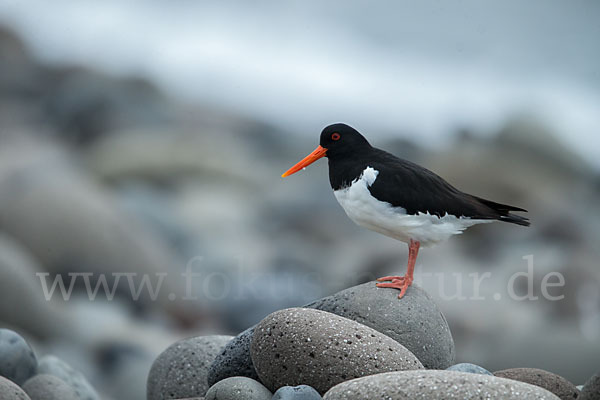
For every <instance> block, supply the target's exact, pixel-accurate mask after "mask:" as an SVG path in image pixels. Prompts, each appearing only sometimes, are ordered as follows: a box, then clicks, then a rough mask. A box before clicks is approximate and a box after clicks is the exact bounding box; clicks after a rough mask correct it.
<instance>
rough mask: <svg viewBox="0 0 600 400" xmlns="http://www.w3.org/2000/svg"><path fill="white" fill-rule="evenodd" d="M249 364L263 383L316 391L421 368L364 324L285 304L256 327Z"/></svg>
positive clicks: (390, 341)
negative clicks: (343, 383)
mask: <svg viewBox="0 0 600 400" xmlns="http://www.w3.org/2000/svg"><path fill="white" fill-rule="evenodd" d="M250 354H251V356H252V362H253V363H254V366H255V367H256V372H257V373H258V376H259V377H260V380H261V381H262V382H263V383H264V384H265V386H266V387H267V388H269V389H271V390H275V389H277V388H280V387H282V386H295V385H300V384H307V385H310V386H312V387H314V388H315V389H316V390H318V391H319V392H320V393H325V392H326V391H327V390H328V389H329V388H331V387H332V386H334V385H337V384H338V383H340V382H343V381H346V380H348V379H353V378H358V377H361V376H365V375H371V374H376V373H380V372H388V371H402V370H409V369H422V368H423V365H422V364H421V362H419V360H418V359H417V358H416V357H415V356H414V355H413V354H412V353H411V352H410V351H408V350H407V349H406V347H404V346H402V345H401V344H400V343H398V342H396V341H395V340H393V339H391V338H389V337H388V336H385V335H383V334H382V333H380V332H377V331H376V330H374V329H372V328H369V327H368V326H365V325H362V324H359V323H358V322H355V321H352V320H349V319H347V318H343V317H340V316H338V315H335V314H331V313H328V312H325V311H320V310H311V309H306V308H289V309H286V310H281V311H277V312H274V313H273V314H270V315H268V316H267V317H266V318H265V319H263V320H262V321H261V322H260V323H259V324H258V325H257V326H256V329H255V330H254V336H253V337H252V343H251V344H250Z"/></svg>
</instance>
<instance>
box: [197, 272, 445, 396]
mask: <svg viewBox="0 0 600 400" xmlns="http://www.w3.org/2000/svg"><path fill="white" fill-rule="evenodd" d="M305 307H308V308H315V309H318V310H322V311H327V312H331V313H333V314H337V315H339V316H342V317H345V318H348V319H351V320H354V321H356V322H359V323H361V324H363V325H366V326H369V327H371V328H373V329H375V330H377V331H379V332H381V333H383V334H385V335H386V336H389V337H391V338H392V339H394V340H396V341H397V342H399V343H400V344H402V345H404V346H405V347H406V348H407V349H409V350H410V351H411V352H412V353H413V354H414V355H415V356H417V358H418V359H419V360H420V361H421V363H422V364H423V365H424V366H425V367H426V368H434V369H445V368H447V367H449V366H450V365H452V363H453V362H454V340H453V339H452V334H451V333H450V328H449V327H448V323H447V322H446V319H445V318H444V316H443V315H442V313H441V312H440V310H439V309H438V308H437V306H436V305H435V303H434V302H433V300H431V298H430V297H429V295H428V294H427V293H426V292H425V291H424V290H423V289H421V288H419V287H417V286H415V285H413V286H412V287H411V288H410V289H409V290H408V291H407V293H406V295H405V296H404V298H402V300H400V301H399V300H398V294H397V291H395V290H392V289H380V288H377V287H375V282H369V283H365V284H362V285H358V286H355V287H352V288H349V289H346V290H343V291H341V292H339V293H336V294H334V295H332V296H329V297H325V298H323V299H321V300H317V301H315V302H313V303H310V304H308V305H306V306H305ZM425 316H427V317H425ZM399 321H405V323H402V324H400V323H399ZM253 332H254V327H251V328H249V329H247V330H245V331H244V332H242V333H240V334H239V335H238V336H236V337H235V339H233V340H232V341H231V342H230V343H228V345H227V347H226V348H225V350H224V352H223V353H222V354H220V355H219V356H217V358H216V359H215V362H214V363H213V365H212V366H211V368H210V372H209V384H211V385H213V384H215V383H216V382H218V381H219V380H221V379H225V378H228V377H231V376H246V377H249V378H252V379H258V375H257V374H256V371H255V369H254V366H253V365H252V360H251V357H250V338H251V337H252V334H253Z"/></svg>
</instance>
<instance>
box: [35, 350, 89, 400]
mask: <svg viewBox="0 0 600 400" xmlns="http://www.w3.org/2000/svg"><path fill="white" fill-rule="evenodd" d="M38 374H40V375H42V374H44V375H53V376H55V377H57V378H60V379H62V381H63V382H65V383H66V384H67V385H69V386H71V387H72V388H73V389H74V390H75V394H76V395H77V397H78V398H79V399H80V400H100V396H99V395H98V393H97V392H96V390H95V389H94V388H93V387H92V385H91V384H90V383H89V382H88V380H87V379H86V378H85V376H84V375H83V374H82V373H81V372H79V371H76V370H74V369H73V368H72V367H71V366H70V365H69V364H67V363H66V362H64V361H63V360H61V359H60V358H58V357H56V356H53V355H47V356H44V357H42V358H40V362H39V366H38Z"/></svg>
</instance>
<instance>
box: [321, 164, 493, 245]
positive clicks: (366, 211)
mask: <svg viewBox="0 0 600 400" xmlns="http://www.w3.org/2000/svg"><path fill="white" fill-rule="evenodd" d="M378 174H379V171H377V170H375V169H374V168H371V167H367V168H366V169H365V170H364V171H363V173H362V174H361V176H360V177H359V178H358V179H356V180H355V181H354V182H352V184H351V185H350V186H349V187H347V188H344V189H340V190H335V191H334V192H333V194H334V195H335V198H336V199H337V201H338V203H340V205H341V206H342V208H343V209H344V211H346V214H347V215H348V217H350V219H351V220H352V221H354V222H355V223H356V224H358V225H360V226H362V227H365V228H367V229H370V230H372V231H375V232H379V233H381V234H383V235H386V236H389V237H392V238H394V239H397V240H401V241H403V242H406V243H409V242H410V240H411V239H412V240H416V241H419V242H421V245H422V246H431V245H434V244H437V243H440V242H442V241H444V240H446V239H448V238H449V237H450V236H452V235H457V234H460V233H462V231H463V230H465V229H467V228H468V227H470V226H473V225H476V224H481V223H487V222H493V220H482V219H471V218H467V217H455V216H454V215H448V214H446V215H445V216H443V217H441V218H440V217H438V216H436V215H431V214H429V213H419V214H416V215H409V214H407V213H406V210H405V209H404V208H402V207H393V206H392V205H391V204H390V203H387V202H383V201H379V200H377V199H376V198H375V197H373V196H372V195H371V192H369V189H368V188H369V186H371V185H372V184H373V182H375V180H376V179H377V175H378Z"/></svg>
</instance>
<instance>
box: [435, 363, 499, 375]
mask: <svg viewBox="0 0 600 400" xmlns="http://www.w3.org/2000/svg"><path fill="white" fill-rule="evenodd" d="M446 370H447V371H456V372H469V373H471V374H481V375H494V374H492V373H491V372H490V371H488V370H487V369H485V368H483V367H480V366H479V365H475V364H471V363H460V364H454V365H453V366H451V367H448V368H446Z"/></svg>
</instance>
